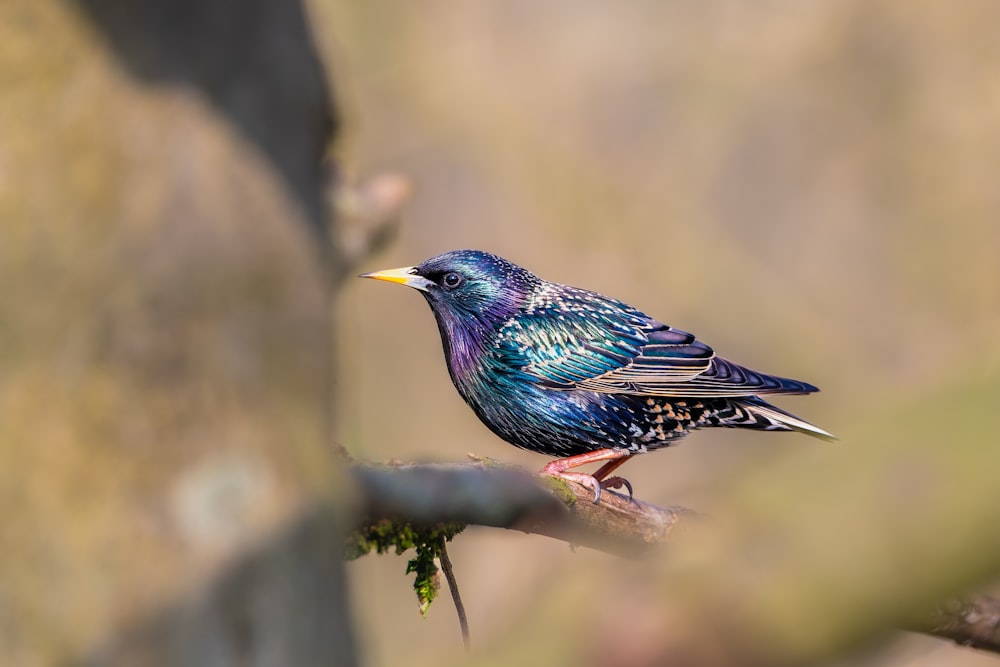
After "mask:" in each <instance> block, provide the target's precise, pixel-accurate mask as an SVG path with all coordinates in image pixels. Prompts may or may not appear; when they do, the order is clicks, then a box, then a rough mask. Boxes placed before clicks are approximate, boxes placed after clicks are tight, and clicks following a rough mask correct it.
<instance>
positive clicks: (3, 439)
mask: <svg viewBox="0 0 1000 667" xmlns="http://www.w3.org/2000/svg"><path fill="white" fill-rule="evenodd" d="M0 31H2V33H3V34H2V39H0V80H2V86H3V91H4V93H3V104H0V139H2V140H0V221H2V222H0V224H2V232H0V234H2V236H0V290H2V294H0V414H2V415H3V417H2V419H0V493H2V494H3V497H4V502H3V504H2V505H0V662H2V663H4V664H18V665H41V664H54V663H55V662H79V661H84V662H88V663H93V664H109V665H118V664H120V665H124V664H128V665H135V664H162V665H175V664H209V665H231V664H260V665H263V664H275V665H276V664H289V665H292V664H294V665H311V664H324V665H328V664H338V663H341V664H342V663H351V662H353V645H352V642H351V639H350V635H349V632H348V627H347V620H346V617H345V614H346V612H345V607H344V600H343V582H342V574H341V570H340V565H339V561H338V558H337V556H339V550H340V536H339V534H338V533H337V532H336V530H334V528H333V526H334V525H335V524H336V521H334V519H335V518H336V517H335V515H331V514H330V512H328V510H327V509H326V508H329V507H335V506H336V505H337V499H336V498H335V497H334V498H331V497H330V495H331V492H330V489H338V488H341V485H340V484H338V479H339V477H338V471H337V470H336V467H335V461H334V457H333V455H332V452H331V450H330V446H329V443H330V432H329V429H330V423H329V421H330V418H329V415H330V386H331V383H330V376H331V370H330V359H329V356H330V353H329V351H330V348H331V326H330V314H329V313H330V284H329V283H330V279H329V277H330V276H331V275H333V272H334V271H335V270H336V264H337V262H338V259H337V256H336V252H335V251H334V250H331V249H332V248H333V246H332V245H331V244H330V243H329V240H328V233H327V225H328V224H329V219H328V213H327V210H326V208H327V207H326V206H325V204H324V201H325V200H324V193H323V191H322V188H323V183H324V173H323V163H322V159H323V156H324V155H325V153H326V150H327V148H328V145H329V142H330V141H331V140H332V135H333V132H334V128H335V123H334V122H333V116H332V111H331V109H332V101H331V97H330V93H329V91H328V87H327V82H326V79H325V76H324V73H323V70H322V67H321V65H320V63H319V60H318V58H317V55H316V52H315V50H314V49H313V46H312V42H311V40H310V36H309V33H308V29H307V23H306V18H305V16H304V10H303V7H302V5H301V4H300V3H299V2H280V3H263V2H260V3H258V2H236V1H235V0H217V1H214V2H208V3H206V2H201V1H200V0H181V1H178V0H137V1H134V2H112V1H110V0H81V1H80V2H79V3H73V2H64V1H59V0H12V1H10V2H5V3H3V4H2V5H0Z"/></svg>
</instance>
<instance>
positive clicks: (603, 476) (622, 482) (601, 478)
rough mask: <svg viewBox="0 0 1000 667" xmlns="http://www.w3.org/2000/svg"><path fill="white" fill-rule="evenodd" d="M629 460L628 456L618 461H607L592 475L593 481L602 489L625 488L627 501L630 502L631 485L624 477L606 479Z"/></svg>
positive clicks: (631, 494)
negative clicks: (598, 483)
mask: <svg viewBox="0 0 1000 667" xmlns="http://www.w3.org/2000/svg"><path fill="white" fill-rule="evenodd" d="M628 460H629V457H628V456H625V457H622V458H620V459H615V460H613V461H608V462H607V463H605V464H604V465H602V466H601V467H600V468H598V469H597V472H595V473H594V479H596V480H597V481H598V482H600V484H601V488H603V489H620V488H622V487H625V488H626V489H628V499H629V500H632V496H633V492H632V483H631V482H629V481H628V480H627V479H625V478H624V477H618V476H617V475H616V476H614V477H608V475H610V474H611V473H613V472H614V471H615V470H617V469H618V467H619V466H620V465H621V464H623V463H625V462H626V461H628Z"/></svg>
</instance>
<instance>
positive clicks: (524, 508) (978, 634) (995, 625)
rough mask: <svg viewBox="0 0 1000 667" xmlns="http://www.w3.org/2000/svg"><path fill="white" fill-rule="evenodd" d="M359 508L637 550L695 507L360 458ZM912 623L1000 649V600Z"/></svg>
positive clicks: (523, 475) (947, 606) (483, 465)
mask: <svg viewBox="0 0 1000 667" xmlns="http://www.w3.org/2000/svg"><path fill="white" fill-rule="evenodd" d="M353 473H354V477H355V479H356V480H357V482H358V485H359V487H360V494H359V496H360V498H361V507H360V508H359V510H360V511H359V516H361V517H362V518H363V519H364V520H366V521H371V520H374V519H393V520H400V521H405V522H409V523H412V524H415V525H425V526H433V525H439V524H445V523H459V524H467V525H478V526H491V527H496V528H508V529H512V530H520V531H523V532H525V533H531V534H538V535H546V536H549V537H553V538H556V539H560V540H564V541H566V542H569V543H570V544H574V545H582V546H587V547H591V548H594V549H598V550H600V551H604V552H606V553H609V554H614V555H618V556H625V557H629V558H635V557H638V556H641V555H643V554H644V553H646V552H648V551H650V550H651V549H652V548H653V547H655V546H656V545H658V544H662V543H664V542H665V541H666V540H667V536H668V535H669V533H670V531H671V530H672V529H673V528H674V527H675V526H677V525H678V523H679V522H680V520H681V518H682V517H690V518H693V517H697V516H699V515H698V513H696V512H694V511H693V510H689V509H685V508H679V507H671V508H664V507H658V506H655V505H650V504H648V503H644V502H642V501H638V500H629V499H628V498H627V497H625V496H623V495H621V494H618V493H615V492H612V491H607V490H606V491H604V492H603V493H602V494H601V502H600V503H598V504H594V503H593V502H592V499H593V492H592V491H591V490H590V489H587V488H586V487H583V486H581V485H579V484H576V483H573V482H568V481H563V480H553V479H550V478H542V477H538V476H537V475H533V474H531V473H528V472H527V471H525V470H522V469H520V468H514V467H508V466H501V465H497V464H495V463H492V462H476V463H465V464H460V463H454V464H423V465H393V466H372V465H356V466H354V468H353ZM913 630H915V631H917V632H922V633H924V634H929V635H933V636H936V637H940V638H943V639H949V640H952V641H954V642H956V643H958V644H961V645H963V646H971V647H975V648H979V649H984V650H988V651H993V652H998V653H1000V600H998V599H996V598H992V597H989V596H984V595H976V596H970V597H967V598H955V599H951V600H948V601H947V602H946V603H944V604H943V605H941V606H940V607H939V608H938V609H937V610H936V611H935V612H934V614H933V615H932V616H931V617H930V618H929V619H928V620H927V622H926V623H923V624H920V625H919V626H918V627H914V628H913Z"/></svg>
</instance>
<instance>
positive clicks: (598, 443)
mask: <svg viewBox="0 0 1000 667" xmlns="http://www.w3.org/2000/svg"><path fill="white" fill-rule="evenodd" d="M361 277H362V278H375V279H377V280H388V281H390V282H395V283H401V284H403V285H407V286H409V287H412V288H414V289H417V290H419V291H420V293H421V294H423V296H424V298H425V299H427V303H428V304H430V307H431V310H432V311H434V317H435V318H436V319H437V324H438V329H439V330H440V332H441V341H442V343H443V344H444V354H445V359H446V360H447V362H448V371H449V373H450V374H451V379H452V382H453V383H454V384H455V388H456V389H457V390H458V393H459V394H461V395H462V398H463V399H465V402H466V403H468V404H469V406H470V407H471V408H472V409H473V410H474V411H475V413H476V415H477V416H478V417H479V418H480V419H481V420H482V421H483V423H484V424H486V426H488V427H489V428H490V430H491V431H493V432H494V433H496V434H497V435H498V436H500V437H501V438H503V439H504V440H506V441H507V442H510V443H511V444H514V445H516V446H518V447H521V448H523V449H528V450H531V451H533V452H539V453H542V454H546V455H548V456H555V457H559V458H558V459H557V460H555V461H552V462H550V463H549V464H548V465H546V466H545V467H544V468H543V469H542V470H541V474H543V475H553V476H557V477H563V478H567V479H571V480H573V481H576V482H579V483H582V484H584V485H585V486H587V487H588V488H591V489H593V491H594V502H598V500H599V499H600V495H601V488H602V487H604V488H620V487H622V486H625V487H627V488H628V490H629V494H630V495H631V492H632V487H631V485H630V484H629V483H628V482H627V481H626V480H624V479H622V478H620V477H609V475H610V473H611V472H612V471H614V470H615V469H616V468H617V467H618V466H620V465H621V464H622V463H624V462H625V461H626V460H628V458H629V457H631V456H634V455H636V454H642V453H645V452H648V451H651V450H654V449H659V448H661V447H666V446H668V445H671V444H673V443H674V442H676V441H677V440H679V439H680V438H682V437H683V436H685V435H687V434H688V433H689V432H691V431H692V430H694V429H696V428H703V427H708V426H725V427H734V428H748V429H755V430H763V431H799V432H802V433H806V434H808V435H812V436H815V437H818V438H823V439H831V440H832V439H834V438H833V436H832V435H830V434H829V433H827V432H826V431H824V430H822V429H820V428H817V427H816V426H813V425H812V424H810V423H808V422H806V421H803V420H802V419H799V418H798V417H795V416H794V415H791V414H789V413H787V412H785V411H784V410H781V409H779V408H777V407H775V406H773V405H771V404H770V403H768V402H766V401H764V400H763V399H762V398H760V396H761V395H765V394H808V393H811V392H814V391H818V389H817V388H816V387H814V386H813V385H811V384H808V383H806V382H800V381H798V380H790V379H788V378H783V377H777V376H774V375H766V374H764V373H759V372H757V371H752V370H750V369H748V368H744V367H743V366H739V365H737V364H734V363H733V362H731V361H727V360H726V359H723V358H722V357H718V356H716V354H715V352H713V351H712V348H710V347H709V346H708V345H705V344H704V343H702V342H701V341H699V340H696V339H695V337H694V336H693V335H691V334H689V333H687V332H685V331H681V330H680V329H674V328H673V327H670V326H667V325H666V324H663V323H662V322H659V321H657V320H655V319H653V318H652V317H649V316H648V315H646V314H645V313H642V312H641V311H639V310H636V309H635V308H633V307H632V306H629V305H627V304H625V303H622V302H621V301H617V300H615V299H611V298H608V297H606V296H602V295H600V294H597V293H596V292H590V291H587V290H584V289H579V288H576V287H569V286H566V285H560V284H558V283H550V282H547V281H545V280H542V279H541V278H539V277H538V276H536V275H534V274H533V273H531V272H529V271H528V270H527V269H524V268H522V267H520V266H517V265H516V264H514V263H512V262H509V261H507V260H505V259H503V258H501V257H497V256H496V255H492V254H490V253H487V252H483V251H479V250H457V251H453V252H448V253H445V254H443V255H439V256H437V257H433V258H431V259H428V260H427V261H425V262H423V263H422V264H419V265H417V266H413V267H406V268H401V269H392V270H388V271H377V272H375V273H366V274H364V275H362V276H361ZM596 461H604V462H605V463H604V465H603V466H602V467H601V468H600V469H598V470H597V472H595V473H594V474H593V475H587V474H584V473H579V472H567V471H568V470H569V469H570V468H575V467H577V466H580V465H583V464H586V463H591V462H596Z"/></svg>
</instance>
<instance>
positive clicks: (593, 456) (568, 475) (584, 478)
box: [538, 449, 632, 504]
mask: <svg viewBox="0 0 1000 667" xmlns="http://www.w3.org/2000/svg"><path fill="white" fill-rule="evenodd" d="M631 455H632V454H631V452H626V451H622V450H620V449H598V450H596V451H593V452H587V453H585V454H577V455H576V456H567V457H566V458H562V459H556V460H555V461H550V462H549V463H548V464H546V466H545V467H544V468H542V469H541V470H540V471H539V472H538V474H539V475H547V476H549V477H561V478H563V479H568V480H571V481H573V482H577V483H578V484H582V485H583V486H585V487H587V488H588V489H593V491H594V503H595V504H596V503H597V502H598V501H600V499H601V486H602V485H601V479H602V477H604V476H606V475H607V474H608V473H609V472H611V471H612V470H614V469H615V468H617V467H618V466H620V465H621V464H622V463H624V462H625V459H627V458H628V457H629V456H631ZM597 461H607V463H606V464H604V465H603V466H601V468H600V469H599V470H598V471H597V475H588V474H587V473H582V472H566V471H567V470H569V469H570V468H576V467H579V466H582V465H586V464H588V463H595V462H597ZM614 479H615V481H616V482H617V481H618V480H620V479H621V478H614ZM622 481H623V482H624V480H622ZM620 485H621V484H618V486H620ZM615 488H617V487H615Z"/></svg>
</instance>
